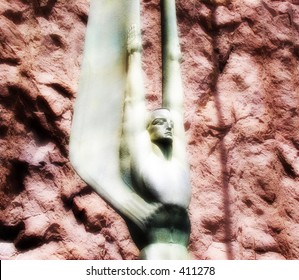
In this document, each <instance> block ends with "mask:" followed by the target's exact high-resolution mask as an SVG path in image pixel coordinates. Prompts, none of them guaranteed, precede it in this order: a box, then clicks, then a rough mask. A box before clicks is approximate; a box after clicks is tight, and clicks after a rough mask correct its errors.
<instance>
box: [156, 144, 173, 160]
mask: <svg viewBox="0 0 299 280" xmlns="http://www.w3.org/2000/svg"><path fill="white" fill-rule="evenodd" d="M153 146H154V151H155V153H156V154H157V155H158V156H161V157H163V158H164V159H166V160H171V159H172V144H169V143H153Z"/></svg>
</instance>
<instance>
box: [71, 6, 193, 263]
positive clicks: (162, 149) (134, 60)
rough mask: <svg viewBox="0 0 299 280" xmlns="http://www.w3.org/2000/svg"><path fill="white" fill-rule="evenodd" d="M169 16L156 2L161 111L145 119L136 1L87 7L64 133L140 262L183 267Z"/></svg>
mask: <svg viewBox="0 0 299 280" xmlns="http://www.w3.org/2000/svg"><path fill="white" fill-rule="evenodd" d="M175 10H176V7H175V0H161V15H162V51H163V73H162V75H163V87H162V88H163V92H162V94H163V102H162V103H163V104H162V108H161V109H157V110H155V111H153V112H151V113H149V112H147V110H146V102H145V92H144V85H143V72H142V61H141V54H142V40H141V32H140V3H139V0H124V1H118V0H93V1H91V7H90V15H89V22H88V27H87V34H86V43H85V51H84V58H83V64H82V74H81V81H80V89H79V93H78V97H77V101H76V105H75V112H74V118H73V127H72V132H71V142H70V158H71V162H72V164H73V166H74V167H75V169H76V171H77V172H78V174H79V175H80V176H81V177H82V178H83V179H84V180H85V181H86V182H87V183H88V184H89V185H90V186H92V187H93V188H94V189H95V191H96V192H97V193H98V194H99V195H100V196H102V197H103V198H104V199H105V200H106V201H107V202H109V203H110V204H111V205H112V206H113V207H114V208H115V209H116V210H117V211H119V213H120V214H121V215H122V216H123V218H124V219H125V220H126V222H127V225H128V227H129V230H130V232H131V235H132V238H133V240H134V241H135V243H136V244H137V246H138V247H139V248H140V250H141V254H140V257H141V258H143V259H189V254H188V252H187V245H188V241H189V234H190V222H189V217H188V213H187V208H188V206H189V202H190V197H191V187H190V183H189V166H188V161H187V156H186V140H185V132H184V122H183V87H182V79H181V71H180V60H181V52H180V47H179V39H178V32H177V24H176V11H175ZM111 18H113V19H115V20H111Z"/></svg>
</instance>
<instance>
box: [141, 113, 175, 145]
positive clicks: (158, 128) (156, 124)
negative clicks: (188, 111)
mask: <svg viewBox="0 0 299 280" xmlns="http://www.w3.org/2000/svg"><path fill="white" fill-rule="evenodd" d="M147 131H148V133H149V134H150V138H151V141H152V142H161V141H162V142H163V141H170V142H172V137H173V121H172V119H171V115H170V112H169V111H168V110H167V109H158V110H155V111H153V113H152V116H151V119H150V121H149V124H148V127H147Z"/></svg>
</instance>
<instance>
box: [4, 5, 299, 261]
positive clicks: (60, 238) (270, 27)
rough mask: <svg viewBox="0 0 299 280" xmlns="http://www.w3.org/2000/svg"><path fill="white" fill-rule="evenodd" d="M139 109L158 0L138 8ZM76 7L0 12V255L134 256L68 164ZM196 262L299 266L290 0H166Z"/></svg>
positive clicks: (80, 22) (298, 82)
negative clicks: (171, 4) (293, 262)
mask: <svg viewBox="0 0 299 280" xmlns="http://www.w3.org/2000/svg"><path fill="white" fill-rule="evenodd" d="M142 7H143V15H142V17H143V23H142V24H143V40H144V69H145V74H146V90H147V97H148V100H149V108H153V107H155V106H158V104H159V103H160V102H161V94H160V93H161V54H160V34H161V33H160V14H159V1H158V0H144V1H142ZM88 8H89V1H87V0H86V1H84V0H76V1H67V0H34V1H29V0H15V1H8V0H2V1H1V2H0V22H1V24H0V161H1V164H0V182H1V189H0V258H1V259H136V258H137V256H138V250H137V248H136V247H135V245H134V244H133V243H132V241H131V239H130V236H129V234H128V231H127V229H126V226H125V224H124V222H123V221H122V219H121V218H119V216H118V215H117V214H116V213H115V212H114V211H113V210H112V209H111V208H110V207H109V206H108V205H107V204H106V203H105V202H104V201H103V200H102V199H101V198H99V197H98V196H97V195H96V194H95V193H94V192H93V191H92V190H91V188H90V187H88V186H86V184H85V183H84V182H82V181H81V180H80V179H79V178H78V177H77V176H76V174H75V173H74V171H73V169H72V167H71V165H70V163H69V160H68V139H69V133H70V125H71V117H72V108H73V103H74V100H75V97H76V91H77V88H78V87H77V83H78V76H79V71H80V62H81V58H82V48H83V42H84V32H85V28H86V23H87V19H88ZM177 15H178V24H179V29H180V37H181V47H182V52H183V62H182V72H183V79H184V85H185V95H186V99H185V120H186V122H185V128H186V133H187V137H188V153H189V157H190V165H191V176H192V188H193V196H192V202H191V205H190V217H191V222H192V234H191V241H190V251H191V253H192V254H193V256H194V258H195V259H298V258H299V225H298V223H299V109H298V105H299V89H298V86H299V78H298V77H299V64H298V60H299V39H298V38H299V1H297V0H289V1H269V0H251V1H250V0H239V1H236V0H235V1H234V0H231V1H225V0H222V1H221V0H218V1H216V0H215V1H212V0H211V1H208V0H206V1H197V0H178V1H177Z"/></svg>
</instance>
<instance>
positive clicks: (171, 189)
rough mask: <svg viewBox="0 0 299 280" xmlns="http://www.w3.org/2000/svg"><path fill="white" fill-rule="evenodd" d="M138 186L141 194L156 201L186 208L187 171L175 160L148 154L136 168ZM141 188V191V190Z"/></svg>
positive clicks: (187, 197) (187, 200) (188, 187)
mask: <svg viewBox="0 0 299 280" xmlns="http://www.w3.org/2000/svg"><path fill="white" fill-rule="evenodd" d="M138 169H139V170H138V171H137V173H138V174H136V175H137V176H138V177H140V180H139V182H141V184H142V186H138V188H139V190H140V191H141V192H145V193H150V194H151V195H152V196H153V197H155V198H156V199H157V201H159V202H162V203H167V204H175V205H178V206H182V207H184V208H187V207H188V205H189V202H190V197H191V187H190V182H189V173H188V170H186V168H185V167H184V166H183V165H182V164H181V163H180V162H179V161H178V160H177V159H175V158H174V159H171V160H166V159H164V158H161V157H159V156H157V155H156V154H155V153H153V152H152V153H149V155H148V156H147V157H146V161H144V162H143V163H142V165H141V166H140V167H139V168H138ZM142 188H143V189H142Z"/></svg>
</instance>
